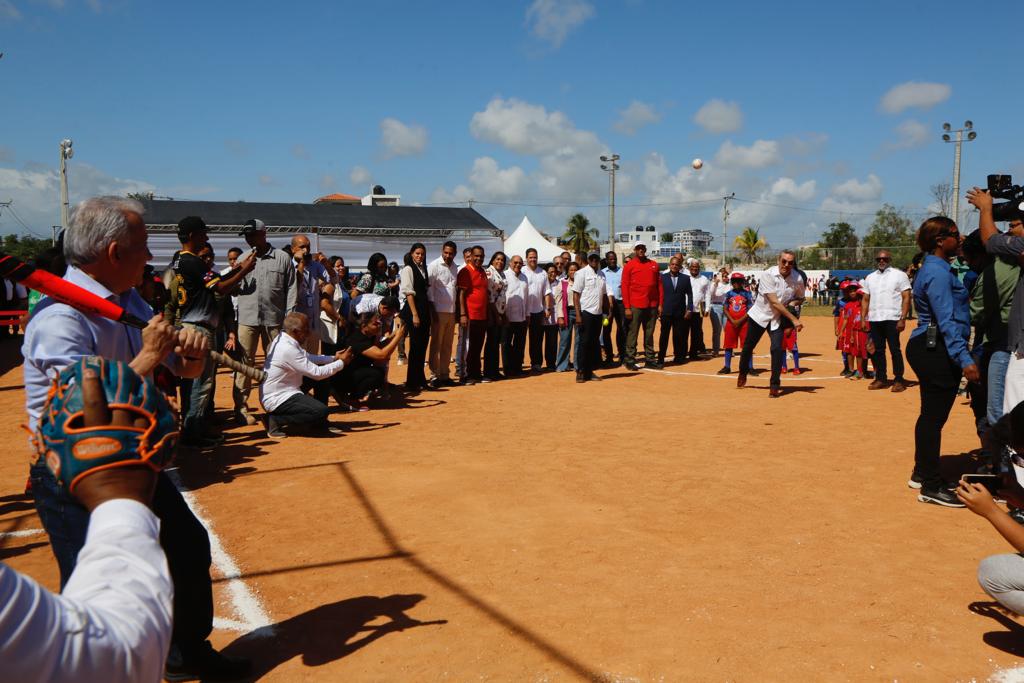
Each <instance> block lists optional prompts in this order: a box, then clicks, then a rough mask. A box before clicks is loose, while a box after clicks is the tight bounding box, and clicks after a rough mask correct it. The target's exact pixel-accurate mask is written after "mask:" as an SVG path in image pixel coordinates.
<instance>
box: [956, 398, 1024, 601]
mask: <svg viewBox="0 0 1024 683" xmlns="http://www.w3.org/2000/svg"><path fill="white" fill-rule="evenodd" d="M992 434H993V441H994V442H996V443H997V444H998V445H999V446H1000V447H999V452H1001V453H1002V452H1006V451H1007V450H1009V451H1010V466H1009V470H1010V471H1009V472H1008V473H1007V474H1005V475H1004V476H1003V490H1001V491H1000V492H999V494H1000V495H1001V496H1004V497H1005V498H1006V500H1007V501H1008V502H1009V503H1011V504H1012V505H1016V506H1021V507H1024V488H1021V483H1020V480H1019V477H1020V476H1021V474H1018V473H1024V459H1022V458H1021V456H1020V455H1018V453H1024V403H1021V404H1018V405H1017V407H1016V408H1014V409H1013V411H1011V412H1010V413H1009V414H1008V415H1005V416H1003V417H1002V418H1001V419H1000V420H999V422H997V423H996V426H995V427H993V429H992ZM1007 447H1008V448H1007ZM956 495H957V498H959V499H960V500H961V501H962V502H963V503H964V504H965V505H966V506H967V508H968V509H969V510H970V511H971V512H973V513H974V514H976V515H978V516H980V517H984V518H985V519H987V520H988V522H989V523H990V524H991V525H992V526H993V527H995V529H996V531H998V532H999V534H1000V535H1001V536H1002V537H1003V538H1005V539H1006V541H1007V542H1008V543H1009V544H1010V545H1012V546H1013V547H1014V548H1015V549H1016V550H1017V552H1016V553H1006V554H1004V555H990V556H989V557H986V558H985V559H984V560H982V561H981V564H980V565H978V583H980V584H981V587H982V589H984V591H985V592H986V593H988V594H989V595H990V596H992V598H994V599H995V600H997V601H999V603H1000V604H1001V605H1003V606H1004V607H1006V608H1007V609H1010V610H1012V611H1014V612H1016V613H1017V614H1024V555H1022V553H1024V526H1021V525H1020V524H1019V523H1017V521H1016V520H1014V519H1013V517H1011V516H1010V515H1009V513H1007V512H1006V511H1005V510H1003V509H1002V508H1001V507H999V505H997V504H996V502H995V500H993V498H992V494H991V493H989V491H988V489H986V488H985V487H984V486H982V485H981V484H978V483H974V482H966V481H961V482H960V486H959V487H958V488H957V490H956Z"/></svg>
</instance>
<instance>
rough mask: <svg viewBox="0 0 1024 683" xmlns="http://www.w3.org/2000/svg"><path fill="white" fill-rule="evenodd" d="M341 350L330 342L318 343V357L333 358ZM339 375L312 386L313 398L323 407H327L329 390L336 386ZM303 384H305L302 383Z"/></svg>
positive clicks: (329, 395)
mask: <svg viewBox="0 0 1024 683" xmlns="http://www.w3.org/2000/svg"><path fill="white" fill-rule="evenodd" d="M340 350H341V347H340V346H339V345H338V344H332V343H331V342H326V341H323V340H321V341H320V355H321V356H333V355H334V354H335V353H337V352H338V351H340ZM340 374H341V373H338V374H337V375H334V376H333V377H326V378H324V379H322V380H319V381H317V382H315V383H314V384H313V398H315V399H316V400H318V401H320V402H321V403H323V404H324V405H327V401H329V400H330V397H331V393H332V392H331V389H332V387H333V386H337V384H338V381H339V379H340V377H339V376H340ZM303 383H305V382H303Z"/></svg>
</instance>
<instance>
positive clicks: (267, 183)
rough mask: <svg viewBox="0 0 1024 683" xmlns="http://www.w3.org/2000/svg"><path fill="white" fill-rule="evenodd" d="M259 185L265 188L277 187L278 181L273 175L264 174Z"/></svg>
mask: <svg viewBox="0 0 1024 683" xmlns="http://www.w3.org/2000/svg"><path fill="white" fill-rule="evenodd" d="M259 183H260V185H262V186H263V187H274V186H275V185H277V180H276V179H275V178H274V176H272V175H268V174H266V173H264V174H263V175H261V176H260V177H259Z"/></svg>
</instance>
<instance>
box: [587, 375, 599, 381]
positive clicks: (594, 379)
mask: <svg viewBox="0 0 1024 683" xmlns="http://www.w3.org/2000/svg"><path fill="white" fill-rule="evenodd" d="M587 379H589V381H591V382H600V381H601V378H600V377H598V376H597V375H594V374H591V375H590V377H588V378H587Z"/></svg>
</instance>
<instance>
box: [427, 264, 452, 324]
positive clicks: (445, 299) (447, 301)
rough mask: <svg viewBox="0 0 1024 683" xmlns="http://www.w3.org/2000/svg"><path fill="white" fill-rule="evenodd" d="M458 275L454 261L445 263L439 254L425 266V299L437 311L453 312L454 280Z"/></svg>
mask: <svg viewBox="0 0 1024 683" xmlns="http://www.w3.org/2000/svg"><path fill="white" fill-rule="evenodd" d="M458 276H459V267H458V266H456V265H455V263H452V265H450V266H449V265H447V264H446V263H445V262H444V259H443V258H441V257H440V256H438V257H437V258H436V259H434V260H433V261H431V262H430V265H429V266H427V301H429V302H430V303H432V304H433V305H434V310H435V311H437V312H438V313H454V312H455V281H456V279H457V278H458Z"/></svg>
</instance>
